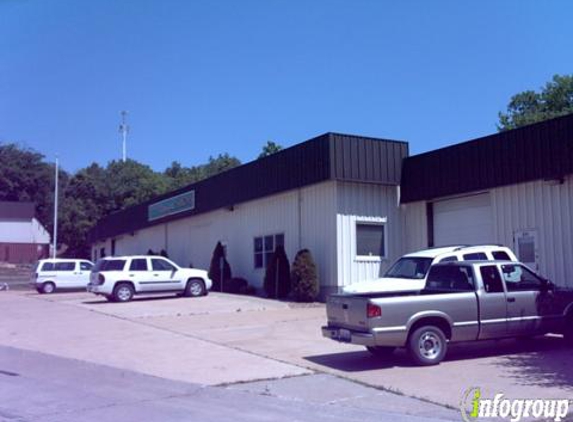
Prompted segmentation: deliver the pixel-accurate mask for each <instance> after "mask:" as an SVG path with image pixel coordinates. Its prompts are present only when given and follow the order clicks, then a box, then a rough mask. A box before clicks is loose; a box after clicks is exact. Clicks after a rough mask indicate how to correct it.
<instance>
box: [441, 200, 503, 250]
mask: <svg viewBox="0 0 573 422" xmlns="http://www.w3.org/2000/svg"><path fill="white" fill-rule="evenodd" d="M479 243H493V213H492V210H491V198H490V195H489V193H484V194H479V195H472V196H465V197H463V198H455V199H447V200H443V201H437V202H434V245H435V246H444V245H458V244H479Z"/></svg>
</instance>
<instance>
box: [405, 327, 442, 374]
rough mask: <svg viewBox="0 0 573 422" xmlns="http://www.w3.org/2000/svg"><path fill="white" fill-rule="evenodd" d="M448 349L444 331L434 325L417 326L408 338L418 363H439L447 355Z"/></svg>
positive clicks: (415, 360)
mask: <svg viewBox="0 0 573 422" xmlns="http://www.w3.org/2000/svg"><path fill="white" fill-rule="evenodd" d="M447 349H448V344H447V340H446V336H445V334H444V332H443V331H442V330H441V329H440V328H438V327H436V326H433V325H426V326H423V327H420V328H417V329H416V330H415V331H414V332H413V333H412V334H411V335H410V338H409V339H408V350H409V352H410V355H411V356H412V359H413V360H414V362H416V363H417V364H418V365H422V366H429V365H437V364H438V363H440V362H441V361H442V360H443V359H444V356H446V351H447Z"/></svg>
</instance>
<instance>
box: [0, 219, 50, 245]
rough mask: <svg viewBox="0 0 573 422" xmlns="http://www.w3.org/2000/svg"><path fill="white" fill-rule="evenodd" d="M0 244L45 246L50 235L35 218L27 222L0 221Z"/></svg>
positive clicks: (48, 241)
mask: <svg viewBox="0 0 573 422" xmlns="http://www.w3.org/2000/svg"><path fill="white" fill-rule="evenodd" d="M0 242H2V243H31V244H43V245H47V244H49V243H50V234H49V233H48V232H47V231H46V229H45V228H44V226H42V225H41V224H40V222H39V221H38V220H36V219H35V218H33V219H32V220H29V221H21V220H3V221H0Z"/></svg>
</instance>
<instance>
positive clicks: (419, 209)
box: [400, 201, 428, 253]
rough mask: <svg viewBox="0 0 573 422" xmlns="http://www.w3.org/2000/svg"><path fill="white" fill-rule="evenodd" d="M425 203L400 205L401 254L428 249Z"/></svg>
mask: <svg viewBox="0 0 573 422" xmlns="http://www.w3.org/2000/svg"><path fill="white" fill-rule="evenodd" d="M426 208H427V206H426V202H425V201H419V202H412V203H409V204H405V205H402V206H401V207H400V210H401V212H402V215H403V219H404V220H403V225H402V237H403V239H404V245H403V246H404V250H403V253H409V252H415V251H419V250H420V249H426V248H427V247H428V216H427V210H426Z"/></svg>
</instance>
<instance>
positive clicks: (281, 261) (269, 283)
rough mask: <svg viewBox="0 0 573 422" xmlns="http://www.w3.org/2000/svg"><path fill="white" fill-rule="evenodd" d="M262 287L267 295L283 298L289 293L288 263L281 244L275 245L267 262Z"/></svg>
mask: <svg viewBox="0 0 573 422" xmlns="http://www.w3.org/2000/svg"><path fill="white" fill-rule="evenodd" d="M264 288H265V292H266V294H267V297H271V298H274V299H283V298H285V297H287V296H288V295H289V293H290V264H289V262H288V258H287V255H286V252H285V248H284V247H283V246H280V245H279V246H277V247H276V249H275V252H274V253H273V256H272V258H271V261H270V262H269V263H268V264H267V271H266V272H265V281H264Z"/></svg>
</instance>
